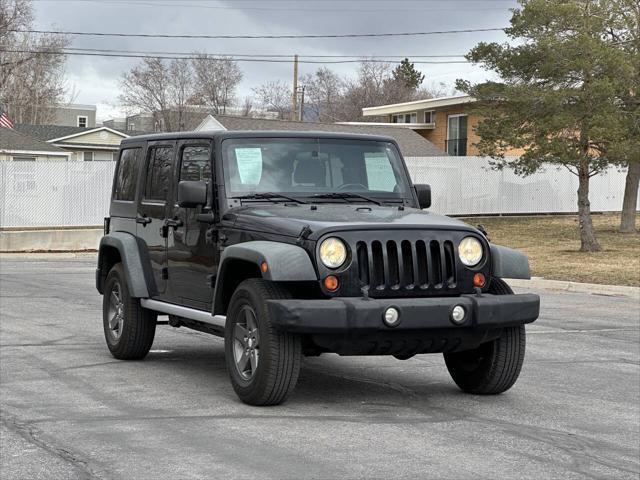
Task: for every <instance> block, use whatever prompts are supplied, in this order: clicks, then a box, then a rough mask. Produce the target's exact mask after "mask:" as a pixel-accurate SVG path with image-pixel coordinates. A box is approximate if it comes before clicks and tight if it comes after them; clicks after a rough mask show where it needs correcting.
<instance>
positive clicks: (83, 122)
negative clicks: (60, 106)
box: [78, 115, 89, 128]
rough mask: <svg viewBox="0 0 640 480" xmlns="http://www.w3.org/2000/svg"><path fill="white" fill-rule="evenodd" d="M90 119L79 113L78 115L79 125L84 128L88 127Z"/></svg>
mask: <svg viewBox="0 0 640 480" xmlns="http://www.w3.org/2000/svg"><path fill="white" fill-rule="evenodd" d="M88 121H89V119H88V118H87V117H85V116H82V115H79V116H78V126H79V127H82V128H87V123H88Z"/></svg>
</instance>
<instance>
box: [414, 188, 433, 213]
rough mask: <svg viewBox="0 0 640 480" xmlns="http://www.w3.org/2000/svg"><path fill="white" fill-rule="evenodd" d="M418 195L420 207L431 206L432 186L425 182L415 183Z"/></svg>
mask: <svg viewBox="0 0 640 480" xmlns="http://www.w3.org/2000/svg"><path fill="white" fill-rule="evenodd" d="M415 189H416V195H418V205H419V206H420V208H429V207H430V206H431V186H430V185H425V184H418V185H415Z"/></svg>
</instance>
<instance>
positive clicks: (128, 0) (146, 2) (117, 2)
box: [35, 0, 513, 13]
mask: <svg viewBox="0 0 640 480" xmlns="http://www.w3.org/2000/svg"><path fill="white" fill-rule="evenodd" d="M35 1H39V0H35ZM58 1H62V2H71V3H99V4H100V5H101V6H105V5H107V6H114V7H119V6H121V5H131V6H151V7H178V8H199V9H207V10H253V11H264V12H292V11H296V12H328V13H340V12H360V13H368V12H402V11H404V12H407V11H409V12H415V11H428V12H440V11H442V12H445V11H459V10H460V7H459V6H457V7H456V6H453V7H445V8H440V7H436V8H433V7H421V6H409V5H408V4H400V5H399V6H398V5H397V4H396V5H395V6H393V7H392V8H383V9H381V8H366V9H362V8H355V9H354V8H344V6H340V9H339V10H336V8H335V5H334V6H333V8H308V7H298V6H288V7H282V8H277V7H272V6H269V7H263V6H260V7H255V6H243V5H238V6H221V5H202V4H197V5H196V4H188V3H165V2H163V1H160V2H159V3H156V1H150V0H142V1H138V0H113V1H110V2H105V1H104V0H58ZM174 1H175V0H174ZM192 1H193V0H192ZM463 1H467V0H463ZM498 1H500V0H498ZM472 3H473V2H472ZM511 3H513V2H511ZM488 10H502V11H504V10H505V7H482V8H477V7H469V8H466V7H465V11H488Z"/></svg>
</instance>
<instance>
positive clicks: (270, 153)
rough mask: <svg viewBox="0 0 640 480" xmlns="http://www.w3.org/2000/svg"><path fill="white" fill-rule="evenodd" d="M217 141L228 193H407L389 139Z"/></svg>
mask: <svg viewBox="0 0 640 480" xmlns="http://www.w3.org/2000/svg"><path fill="white" fill-rule="evenodd" d="M222 145H223V148H222V150H223V166H224V175H225V180H226V185H227V195H228V196H229V197H246V196H251V195H254V198H258V197H260V195H259V194H261V193H262V194H264V193H268V194H284V195H289V196H293V197H297V198H305V197H310V198H311V197H316V198H321V197H323V196H325V195H323V194H327V193H329V194H334V195H329V196H325V198H334V199H335V198H340V197H344V196H345V195H342V194H349V193H353V194H358V197H356V200H355V201H357V198H361V199H362V198H365V197H370V198H371V197H375V198H377V199H379V200H384V201H387V200H388V201H393V200H401V199H403V198H407V197H409V196H410V195H409V194H408V192H409V183H408V179H407V178H406V175H405V172H404V169H403V167H402V161H401V160H400V155H399V153H398V151H397V149H396V147H395V146H394V145H393V144H392V143H389V142H378V141H368V140H338V139H313V138H242V139H228V140H225V141H224V142H223V144H222ZM255 194H258V195H255ZM335 194H340V195H335ZM363 196H365V197H363ZM354 197H355V195H354Z"/></svg>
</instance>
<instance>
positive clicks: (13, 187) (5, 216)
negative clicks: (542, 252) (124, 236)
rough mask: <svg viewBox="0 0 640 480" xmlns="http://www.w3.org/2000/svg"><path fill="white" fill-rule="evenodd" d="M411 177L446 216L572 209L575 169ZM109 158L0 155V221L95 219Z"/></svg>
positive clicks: (601, 204)
mask: <svg viewBox="0 0 640 480" xmlns="http://www.w3.org/2000/svg"><path fill="white" fill-rule="evenodd" d="M406 161H407V165H408V166H409V171H410V172H411V176H412V178H413V180H414V182H416V183H428V184H430V185H431V188H432V192H433V202H432V208H431V210H432V211H434V212H438V213H445V214H450V215H480V214H518V213H520V214H527V213H571V212H575V211H576V210H577V207H576V190H577V188H578V182H577V179H576V177H575V176H574V175H572V174H571V173H570V172H568V171H567V170H566V169H563V168H556V167H548V168H546V169H545V170H544V171H541V172H539V173H536V174H534V175H531V176H529V177H524V178H523V177H519V176H517V175H515V174H514V173H513V172H512V171H510V170H503V171H495V170H492V169H491V168H490V167H489V162H488V160H487V159H485V158H481V157H422V158H418V157H409V158H407V159H406ZM114 167H115V162H10V161H7V162H0V174H1V177H0V228H20V227H70V226H98V225H102V222H103V218H104V217H105V216H107V215H108V213H109V198H110V194H111V184H112V179H113V171H114ZM625 173H626V172H624V171H619V170H618V169H616V168H611V169H609V170H608V171H607V172H605V173H603V174H601V175H597V176H596V177H593V178H592V179H591V207H592V210H593V211H619V210H620V208H621V206H622V194H623V191H624V180H625Z"/></svg>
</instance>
